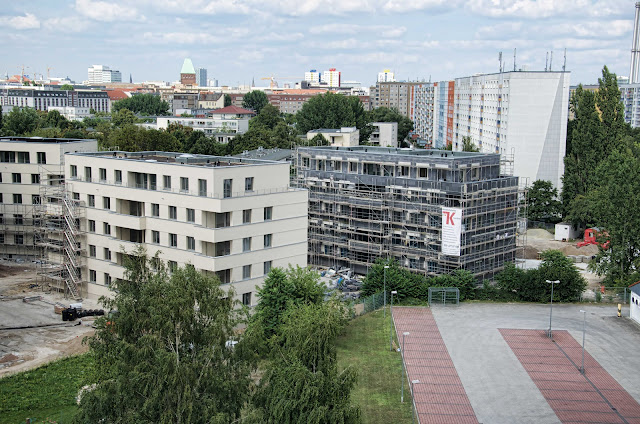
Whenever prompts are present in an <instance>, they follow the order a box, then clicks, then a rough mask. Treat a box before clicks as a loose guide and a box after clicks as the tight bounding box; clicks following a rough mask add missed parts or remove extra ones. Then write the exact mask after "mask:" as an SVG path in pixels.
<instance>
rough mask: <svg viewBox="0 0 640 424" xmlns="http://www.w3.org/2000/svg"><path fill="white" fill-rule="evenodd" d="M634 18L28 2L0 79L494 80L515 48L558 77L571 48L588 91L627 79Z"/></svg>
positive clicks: (433, 7) (601, 7) (371, 4)
mask: <svg viewBox="0 0 640 424" xmlns="http://www.w3.org/2000/svg"><path fill="white" fill-rule="evenodd" d="M634 12H635V11H634V2H633V1H621V2H615V3H614V2H607V1H603V0H578V1H575V2H567V1H559V0H543V1H533V0H468V1H463V0H450V1H444V0H414V1H406V2H401V1H397V0H380V1H366V0H349V1H333V0H327V1H326V2H324V3H321V2H313V1H303V2H290V1H282V2H267V3H258V2H256V1H254V0H240V1H227V0H222V1H198V0H194V1H189V2H186V1H180V0H163V1H151V0H142V1H139V2H136V3H135V5H133V4H132V3H127V2H124V1H120V0H117V1H114V2H112V3H107V2H105V1H92V0H75V1H66V2H57V4H55V5H54V4H51V3H50V2H46V1H35V2H32V3H31V4H30V5H29V6H26V5H24V4H21V5H18V4H15V5H6V6H5V8H4V10H3V13H2V15H0V22H1V23H2V24H3V25H4V27H5V28H7V29H8V30H9V31H7V32H6V34H7V39H8V43H7V45H6V56H5V57H10V58H11V59H9V60H6V62H5V63H3V64H2V65H3V66H0V72H1V73H2V74H5V73H8V74H9V75H14V74H20V72H21V67H22V65H25V66H28V68H26V69H25V74H27V75H33V73H34V72H36V73H38V74H44V75H45V76H46V74H47V67H51V68H53V69H51V72H50V74H51V76H58V77H66V76H69V77H70V78H71V79H73V80H75V81H76V82H78V83H79V82H82V81H84V80H86V79H87V73H86V69H87V67H89V66H91V65H93V64H104V65H107V66H110V67H111V68H112V69H115V70H119V71H120V72H121V73H122V75H123V80H126V81H128V77H129V74H132V75H133V80H134V82H142V81H145V80H146V81H151V80H164V81H170V82H173V81H177V80H178V79H179V73H180V68H181V66H182V62H183V60H184V58H185V57H189V58H191V59H192V60H193V63H194V66H196V67H202V68H207V69H208V74H209V77H210V78H215V79H217V80H219V82H220V85H232V86H235V85H249V84H251V81H252V80H253V79H255V81H256V85H258V86H267V85H268V81H266V80H265V81H262V80H261V78H264V77H269V76H271V75H275V76H276V77H285V79H284V80H282V81H285V80H289V81H296V80H302V79H303V77H304V72H305V71H308V70H309V69H318V70H319V71H324V70H327V69H329V68H337V69H338V70H339V71H341V72H342V80H343V81H345V80H357V81H360V82H361V83H362V84H363V85H371V84H374V83H375V80H376V76H377V74H378V72H380V71H381V70H382V69H391V70H393V71H394V72H395V74H396V78H397V79H398V80H423V79H424V80H429V78H431V80H432V81H438V80H444V79H452V78H455V77H458V76H460V75H471V74H475V73H491V72H497V71H498V53H499V52H500V51H502V52H503V60H504V62H505V70H511V69H513V49H514V48H516V49H517V68H518V69H519V68H521V67H523V66H526V67H527V68H528V69H529V70H544V68H545V60H546V53H547V52H548V51H552V50H553V52H554V55H553V70H561V68H562V65H563V60H564V59H563V55H564V49H565V48H566V49H567V67H566V70H567V71H571V72H572V76H571V83H572V84H577V83H583V84H590V83H596V82H597V78H598V77H599V76H600V70H601V69H602V66H603V65H608V66H609V68H610V70H611V71H613V72H615V73H617V74H618V75H622V76H628V73H629V62H630V50H631V43H632V32H633V17H634ZM65 51H66V52H67V54H61V52H65ZM150 65H151V66H150ZM293 76H298V78H297V79H293V78H291V77H293Z"/></svg>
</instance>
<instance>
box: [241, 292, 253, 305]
mask: <svg viewBox="0 0 640 424" xmlns="http://www.w3.org/2000/svg"><path fill="white" fill-rule="evenodd" d="M242 304H243V305H245V306H251V292H248V293H242Z"/></svg>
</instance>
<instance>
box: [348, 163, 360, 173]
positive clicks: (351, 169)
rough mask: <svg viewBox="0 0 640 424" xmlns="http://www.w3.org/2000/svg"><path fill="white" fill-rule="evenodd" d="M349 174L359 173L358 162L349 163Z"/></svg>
mask: <svg viewBox="0 0 640 424" xmlns="http://www.w3.org/2000/svg"><path fill="white" fill-rule="evenodd" d="M349 172H355V173H357V172H358V162H349Z"/></svg>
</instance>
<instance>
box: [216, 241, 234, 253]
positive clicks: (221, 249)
mask: <svg viewBox="0 0 640 424" xmlns="http://www.w3.org/2000/svg"><path fill="white" fill-rule="evenodd" d="M230 254H231V242H230V241H219V242H218V243H216V252H215V255H216V256H227V255H230Z"/></svg>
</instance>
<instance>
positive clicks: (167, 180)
mask: <svg viewBox="0 0 640 424" xmlns="http://www.w3.org/2000/svg"><path fill="white" fill-rule="evenodd" d="M162 181H163V184H164V185H163V188H164V189H165V190H171V175H163V176H162Z"/></svg>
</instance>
